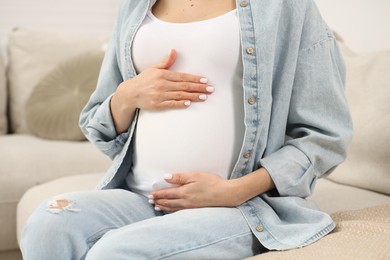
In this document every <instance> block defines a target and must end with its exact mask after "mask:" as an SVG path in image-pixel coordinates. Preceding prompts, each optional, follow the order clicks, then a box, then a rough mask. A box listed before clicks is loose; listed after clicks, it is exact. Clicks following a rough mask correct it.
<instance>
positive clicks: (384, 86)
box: [329, 45, 390, 195]
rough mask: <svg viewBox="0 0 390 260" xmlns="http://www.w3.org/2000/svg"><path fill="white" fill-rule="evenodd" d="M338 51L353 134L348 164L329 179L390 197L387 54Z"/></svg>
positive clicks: (389, 66)
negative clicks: (343, 69)
mask: <svg viewBox="0 0 390 260" xmlns="http://www.w3.org/2000/svg"><path fill="white" fill-rule="evenodd" d="M341 47H342V50H343V55H344V59H345V62H346V65H347V86H346V92H347V96H348V99H349V104H350V108H351V113H352V117H353V122H354V131H355V132H354V137H353V141H352V144H351V147H350V151H349V154H348V159H347V161H346V162H345V163H344V164H342V165H341V166H340V167H339V168H338V169H337V170H336V171H335V172H334V173H333V174H331V175H330V176H329V178H330V179H332V180H334V181H337V182H339V183H344V184H348V185H353V186H356V187H361V188H365V189H370V190H374V191H377V192H382V193H386V194H389V195H390V160H389V158H390V148H389V144H390V135H389V130H388V129H389V126H390V105H389V100H390V88H389V84H390V83H389V82H390V73H389V72H390V51H382V52H378V53H373V54H365V55H357V54H354V53H352V52H351V51H349V50H348V49H347V48H346V47H345V45H341Z"/></svg>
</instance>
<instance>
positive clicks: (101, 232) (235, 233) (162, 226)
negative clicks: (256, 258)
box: [21, 189, 265, 260]
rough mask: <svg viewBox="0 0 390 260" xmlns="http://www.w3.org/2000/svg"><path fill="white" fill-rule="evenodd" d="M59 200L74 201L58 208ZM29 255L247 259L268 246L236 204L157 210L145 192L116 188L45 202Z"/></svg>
mask: <svg viewBox="0 0 390 260" xmlns="http://www.w3.org/2000/svg"><path fill="white" fill-rule="evenodd" d="M56 200H67V201H68V202H69V203H70V204H69V206H67V207H65V208H63V209H61V210H57V211H53V209H50V208H49V206H50V205H51V204H52V203H53V202H54V201H56ZM21 249H22V252H23V259H25V260H38V259H39V260H54V259H55V260H71V259H72V260H73V259H74V260H79V259H87V260H99V259H101V260H108V259H115V260H120V259H123V260H129V259H135V260H143V259H145V260H151V259H180V260H182V259H212V260H217V259H221V260H222V259H243V258H246V257H249V256H253V255H254V254H258V253H261V252H264V251H265V248H264V247H262V246H261V245H260V244H259V242H258V240H257V239H256V238H255V237H254V236H253V234H252V232H251V230H250V228H249V226H248V224H247V222H246V221H245V219H244V217H243V215H242V214H241V212H240V211H239V210H238V209H237V208H203V209H189V210H182V211H179V212H176V213H172V214H166V215H164V214H163V213H160V212H155V211H154V209H153V206H152V205H150V204H149V203H148V200H147V199H146V198H145V197H143V196H142V195H138V194H135V193H132V192H130V191H127V190H120V189H111V190H104V191H102V190H99V191H86V192H76V193H69V194H63V195H60V196H57V197H56V198H54V199H51V200H49V201H47V202H44V203H43V204H42V205H41V206H40V207H39V208H38V209H37V210H36V211H35V212H34V214H33V215H32V217H31V218H30V219H29V220H28V223H27V225H26V228H25V229H24V232H23V238H22V240H21Z"/></svg>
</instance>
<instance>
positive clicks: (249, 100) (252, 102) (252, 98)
mask: <svg viewBox="0 0 390 260" xmlns="http://www.w3.org/2000/svg"><path fill="white" fill-rule="evenodd" d="M248 103H249V104H250V105H254V104H256V98H254V97H250V98H249V99H248Z"/></svg>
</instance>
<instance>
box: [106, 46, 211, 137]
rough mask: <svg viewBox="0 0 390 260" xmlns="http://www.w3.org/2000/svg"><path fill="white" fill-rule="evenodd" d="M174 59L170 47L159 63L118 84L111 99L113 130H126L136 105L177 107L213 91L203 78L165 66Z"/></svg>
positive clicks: (151, 108) (184, 106)
mask: <svg viewBox="0 0 390 260" xmlns="http://www.w3.org/2000/svg"><path fill="white" fill-rule="evenodd" d="M175 60H176V51H175V50H171V51H170V53H169V55H168V57H167V58H166V59H164V60H163V61H162V62H161V63H159V64H156V65H153V66H151V67H149V68H147V69H145V70H144V71H142V72H141V73H140V74H139V75H137V76H135V77H134V78H132V79H129V80H126V81H124V82H122V83H121V84H120V85H119V86H118V88H117V91H116V92H115V94H114V95H113V97H112V99H111V113H112V116H113V119H114V123H115V128H116V130H117V133H122V132H124V131H127V129H128V127H129V125H130V123H131V121H132V119H133V116H134V112H135V109H136V108H140V109H143V110H164V109H180V108H187V107H188V106H190V105H191V102H202V101H205V100H207V95H208V94H211V93H212V92H213V91H214V88H213V87H211V86H209V85H208V84H207V79H205V78H203V77H201V76H196V75H192V74H187V73H181V72H175V71H171V70H169V68H170V67H171V66H172V65H173V64H174V63H175Z"/></svg>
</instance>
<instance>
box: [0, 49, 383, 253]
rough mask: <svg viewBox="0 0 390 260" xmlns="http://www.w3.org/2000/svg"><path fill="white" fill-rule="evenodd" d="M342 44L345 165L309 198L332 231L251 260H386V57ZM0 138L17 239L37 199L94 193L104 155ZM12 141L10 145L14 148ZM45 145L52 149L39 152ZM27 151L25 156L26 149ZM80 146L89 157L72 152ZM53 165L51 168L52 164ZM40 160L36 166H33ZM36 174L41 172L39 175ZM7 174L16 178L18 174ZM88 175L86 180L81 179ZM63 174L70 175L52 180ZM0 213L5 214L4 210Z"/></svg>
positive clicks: (12, 245) (321, 182) (10, 245)
mask: <svg viewBox="0 0 390 260" xmlns="http://www.w3.org/2000/svg"><path fill="white" fill-rule="evenodd" d="M340 45H341V47H342V50H343V54H344V57H345V60H346V64H347V66H348V80H347V82H348V83H347V95H348V98H349V102H350V106H351V111H352V115H353V119H354V124H355V136H354V141H353V144H352V146H351V149H350V153H349V158H348V159H347V161H346V162H345V163H344V164H343V165H341V166H340V167H339V168H337V169H336V171H335V172H334V173H332V174H331V175H330V176H328V177H327V178H324V179H321V180H319V181H318V183H317V186H316V189H315V192H314V194H313V195H312V196H311V197H310V199H312V200H314V201H316V202H318V204H319V205H320V207H321V208H322V209H323V210H324V211H326V212H328V213H330V214H333V215H332V216H333V218H334V219H335V221H336V222H337V224H338V228H337V229H336V230H335V232H333V233H332V234H331V235H329V236H327V237H326V238H324V239H322V240H320V241H319V242H317V243H315V244H313V245H311V246H308V247H305V248H302V249H297V250H291V251H285V252H269V253H266V254H263V255H259V256H255V257H254V258H252V259H257V258H259V259H263V258H264V259H390V255H389V254H390V248H389V245H390V243H388V241H389V239H390V223H389V220H390V160H389V159H390V148H389V144H390V135H389V134H388V128H389V127H390V106H389V105H388V100H389V99H390V89H389V88H388V84H389V83H388V82H390V74H389V72H390V51H385V52H380V53H373V54H367V55H358V54H354V53H352V52H351V51H349V50H348V48H347V47H346V46H344V44H343V43H342V42H340ZM11 59H12V57H11ZM11 64H12V60H11ZM0 138H4V139H5V140H7V143H5V142H3V140H4V139H0V140H1V141H0V151H1V152H0V153H1V154H0V155H1V157H0V160H1V165H3V163H4V162H6V163H7V164H6V165H7V171H8V172H9V176H11V175H12V180H14V182H12V183H11V182H10V181H9V179H8V178H10V177H7V182H6V181H5V180H4V184H3V183H2V184H3V185H2V186H3V187H9V188H8V189H7V191H6V192H5V193H4V194H7V196H8V195H9V194H12V193H13V192H14V191H16V188H15V187H19V186H23V188H19V190H18V192H17V194H15V196H14V197H13V198H12V199H13V200H14V201H16V200H18V199H19V197H20V195H21V193H22V192H24V191H25V190H27V188H28V187H31V188H30V189H28V190H27V192H26V193H25V194H24V195H23V197H22V198H21V200H20V202H19V204H18V209H17V234H18V238H20V233H21V230H22V229H23V225H24V223H25V222H26V219H27V218H28V216H29V215H30V214H31V212H32V211H33V210H34V208H35V207H36V206H37V205H38V204H39V203H40V202H41V201H42V200H44V199H45V198H47V197H50V196H53V195H56V194H59V193H63V192H68V191H74V190H85V189H92V188H93V187H94V185H95V184H96V182H97V181H98V179H99V178H100V177H101V175H102V172H103V168H104V167H106V166H107V164H106V161H103V160H102V156H101V155H99V154H98V153H95V152H96V151H95V150H94V149H93V148H91V147H90V146H89V145H88V144H86V143H71V144H69V143H62V142H53V143H52V142H48V143H46V142H45V141H43V140H40V139H37V138H36V137H33V136H31V135H24V136H19V135H15V136H10V135H6V136H4V137H0ZM11 138H15V141H12V140H11ZM18 138H19V139H18ZM25 139H27V140H25ZM32 140H34V141H32ZM18 142H19V143H18ZM34 142H35V143H34ZM3 143H4V144H5V146H7V147H6V148H5V146H3ZM17 144H18V145H17ZM43 144H47V145H49V144H50V145H51V146H50V147H49V146H46V147H43ZM34 145H35V146H34ZM61 145H67V149H68V150H67V151H68V152H64V151H63V149H64V148H62V146H61ZM17 147H19V148H17ZM26 147H28V149H29V151H28V150H27V151H26V150H25V149H26ZM80 147H84V148H85V149H90V150H88V152H79V153H78V149H81V148H80ZM11 148H12V149H14V151H15V152H14V154H15V155H14V157H13V158H12V160H11V159H7V158H10V157H7V156H9V155H8V152H7V153H6V152H5V151H6V150H7V151H8V150H9V149H11ZM3 149H4V152H3ZM49 149H55V150H56V151H58V152H59V151H61V152H63V153H64V155H63V156H62V157H60V158H57V157H58V155H57V153H56V156H52V155H51V154H52V153H50V150H49ZM37 151H41V152H40V153H43V152H42V151H46V154H40V155H39V158H38V157H37V156H38V154H39V152H37ZM21 152H23V153H24V154H23V157H20V156H19V157H17V155H19V153H21ZM67 153H71V154H72V157H71V158H73V159H72V160H73V161H72V160H70V161H69V160H68V161H62V160H65V159H66V158H67V156H66V154H67ZM75 153H78V154H83V158H82V159H81V160H79V161H77V158H78V157H79V156H78V155H77V154H75ZM86 154H89V156H90V157H89V158H88V159H87V161H88V163H87V165H84V166H83V165H81V164H82V163H83V162H84V163H85V156H86ZM92 157H94V158H92ZM20 158H23V159H21V160H24V161H26V160H27V158H28V162H30V164H29V165H26V167H24V168H23V169H20V167H21V165H23V164H22V163H21V162H20ZM57 159H58V160H57ZM53 160H57V161H56V162H55V163H54V162H53ZM38 161H39V162H40V163H39V164H37V163H35V162H38ZM34 163H35V164H34ZM100 163H101V165H100ZM59 165H62V166H63V167H66V169H67V170H66V171H62V172H61V173H58V171H59V168H61V166H59ZM46 166H47V167H46ZM0 167H3V166H0ZM41 167H46V168H45V169H43V170H42V168H41ZM92 167H94V168H92ZM1 169H3V168H1ZM99 169H101V170H99ZM13 171H18V172H20V174H19V175H16V173H13ZM27 172H28V173H31V174H27ZM86 172H90V173H92V174H84V173H86ZM80 173H83V174H80ZM67 174H69V175H73V176H69V177H61V178H57V177H60V176H65V175H67ZM2 175H4V174H2ZM6 175H8V174H6ZM38 176H40V177H38ZM27 177H28V178H27ZM44 182H45V183H44ZM34 184H38V185H34ZM11 187H12V188H11ZM1 198H3V196H2V197H1ZM4 209H5V208H4ZM0 212H1V214H7V213H9V211H8V210H6V211H4V210H3V208H2V209H1V210H0ZM4 218H5V217H4ZM5 221H6V222H5V223H7V224H4V227H6V226H9V225H10V224H11V223H14V221H15V215H12V216H9V217H8V218H5ZM1 223H4V222H1ZM12 230H13V228H8V235H7V236H5V237H3V238H2V240H0V241H1V242H0V244H1V245H3V241H9V242H7V243H8V246H7V247H4V248H1V250H4V249H12V248H16V244H15V239H14V237H15V232H14V233H13V234H11V231H12ZM9 237H12V239H11V240H12V241H10V240H9V239H8V240H7V238H9ZM3 255H5V254H3ZM1 256H2V255H1V254H0V258H1ZM9 257H10V258H9V259H11V257H15V259H18V257H19V258H20V255H18V252H17V251H16V250H15V251H14V253H13V254H12V256H11V255H9Z"/></svg>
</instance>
